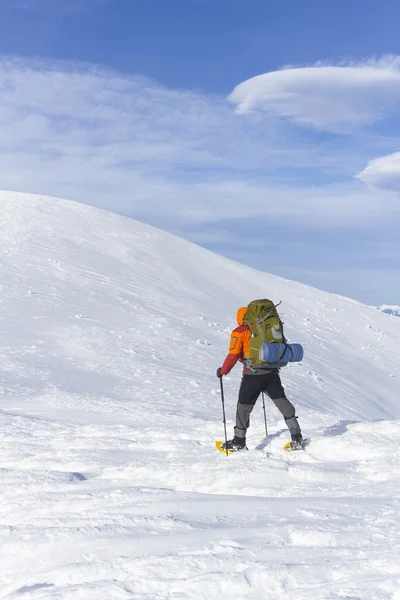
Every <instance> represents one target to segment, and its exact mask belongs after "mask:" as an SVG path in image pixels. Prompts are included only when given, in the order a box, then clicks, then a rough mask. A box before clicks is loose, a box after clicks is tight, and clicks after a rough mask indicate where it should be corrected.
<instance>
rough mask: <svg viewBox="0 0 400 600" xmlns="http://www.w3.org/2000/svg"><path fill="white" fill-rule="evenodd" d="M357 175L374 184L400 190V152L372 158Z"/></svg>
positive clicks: (362, 179)
mask: <svg viewBox="0 0 400 600" xmlns="http://www.w3.org/2000/svg"><path fill="white" fill-rule="evenodd" d="M357 177H358V179H360V180H361V181H364V182H365V183H368V184H370V185H373V186H377V187H380V188H384V189H389V190H396V191H400V152H394V153H393V154H388V155H387V156H382V157H380V158H376V159H374V160H371V161H370V162H369V163H368V166H367V167H366V168H365V169H363V170H362V171H361V172H360V173H358V175H357Z"/></svg>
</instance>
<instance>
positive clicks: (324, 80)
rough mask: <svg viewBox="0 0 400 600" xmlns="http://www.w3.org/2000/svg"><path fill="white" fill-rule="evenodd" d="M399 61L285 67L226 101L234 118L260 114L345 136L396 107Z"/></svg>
mask: <svg viewBox="0 0 400 600" xmlns="http://www.w3.org/2000/svg"><path fill="white" fill-rule="evenodd" d="M399 98H400V57H397V56H396V57H385V58H382V59H380V60H378V61H368V62H364V63H349V64H341V65H326V64H321V63H317V64H315V65H314V66H311V67H294V68H293V67H288V68H285V69H282V70H280V71H273V72H270V73H264V74H263V75H258V76H256V77H252V78H251V79H248V80H247V81H244V82H243V83H241V84H239V85H238V86H237V87H236V88H235V89H234V90H233V92H232V93H231V94H230V96H229V97H228V100H229V101H230V102H231V103H232V104H234V105H235V106H236V112H237V113H240V114H246V113H250V112H255V111H260V112H265V113H269V114H272V115H275V116H279V117H285V118H287V119H289V120H291V121H292V122H294V123H296V124H298V125H302V126H307V127H312V128H314V129H318V130H324V131H331V132H334V133H347V132H351V131H354V130H355V129H357V128H359V127H361V126H364V125H370V124H371V123H373V122H375V121H377V120H379V119H381V118H382V117H384V116H385V115H387V114H388V113H390V112H392V111H394V110H396V109H398V108H399V106H400V101H399Z"/></svg>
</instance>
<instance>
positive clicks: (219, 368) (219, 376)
mask: <svg viewBox="0 0 400 600" xmlns="http://www.w3.org/2000/svg"><path fill="white" fill-rule="evenodd" d="M217 377H218V379H221V377H222V374H221V367H218V369H217Z"/></svg>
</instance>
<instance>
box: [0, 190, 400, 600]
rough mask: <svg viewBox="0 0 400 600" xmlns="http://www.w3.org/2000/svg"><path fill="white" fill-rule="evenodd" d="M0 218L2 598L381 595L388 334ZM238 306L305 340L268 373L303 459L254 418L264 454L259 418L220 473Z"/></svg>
mask: <svg viewBox="0 0 400 600" xmlns="http://www.w3.org/2000/svg"><path fill="white" fill-rule="evenodd" d="M0 201H1V207H2V212H1V228H0V253H1V260H0V265H1V279H0V287H1V290H0V291H1V293H0V310H1V316H2V321H1V323H2V327H1V344H0V354H1V365H2V369H1V372H0V394H1V404H0V419H1V428H0V444H1V452H0V461H1V464H0V474H1V488H0V490H1V491H0V515H1V522H0V536H1V538H0V542H1V543H0V598H1V599H3V598H4V599H5V598H7V599H15V598H21V599H23V598H25V599H32V600H37V599H40V600H53V599H62V600H76V599H78V598H84V599H85V600H114V599H115V600H139V599H140V600H161V599H163V600H164V599H171V600H172V599H174V600H178V599H180V600H182V599H185V600H186V599H187V600H197V599H199V600H201V599H208V600H210V599H217V598H218V599H221V598H223V599H225V598H231V597H234V598H237V599H239V600H248V599H251V600H283V599H285V600H286V599H287V598H296V600H337V599H347V600H356V599H357V600H389V599H390V600H399V599H400V561H399V557H398V547H399V536H400V524H399V519H398V514H399V509H400V499H399V492H400V485H399V483H400V476H399V467H398V465H399V442H400V433H399V424H400V396H399V392H400V372H399V364H400V346H399V339H400V320H398V319H394V318H390V317H389V318H388V316H387V315H385V314H383V313H381V312H379V311H377V310H376V309H375V308H373V307H368V306H364V305H362V304H360V303H359V302H356V301H354V300H350V299H347V298H342V297H339V296H335V295H332V294H328V293H325V292H322V291H319V290H316V289H313V288H311V287H308V286H305V285H302V284H300V283H295V282H293V281H288V280H285V279H281V278H279V277H275V276H271V275H267V274H265V273H260V272H257V271H255V270H253V269H250V268H248V267H245V266H242V265H240V264H237V263H234V262H232V261H230V260H228V259H225V258H223V257H220V256H217V255H215V254H213V253H211V252H208V251H207V250H204V249H202V248H199V247H197V246H195V245H193V244H191V243H189V242H186V241H184V240H181V239H179V238H176V237H174V236H172V235H169V234H167V233H164V232H162V231H159V230H157V229H154V228H152V227H149V226H147V225H144V224H141V223H137V222H134V221H132V220H130V219H127V218H122V217H119V216H116V215H113V214H110V213H107V212H103V211H100V210H96V209H93V208H89V207H87V206H84V205H81V204H76V203H73V202H66V201H61V200H56V199H51V198H44V197H38V196H33V195H23V194H16V193H10V192H1V193H0ZM265 269H266V270H268V257H266V261H265ZM258 297H270V298H272V299H273V300H276V301H279V300H282V301H283V303H282V305H281V307H280V311H281V314H282V316H283V319H284V321H285V327H286V332H287V334H288V336H289V337H290V339H291V340H292V341H297V342H302V343H303V344H304V347H305V360H304V362H303V363H302V364H299V365H290V366H288V367H287V368H286V369H285V370H284V371H282V378H283V381H284V384H285V387H286V390H287V393H288V396H289V397H290V398H291V399H292V400H293V402H294V403H295V405H296V406H297V408H298V416H299V419H300V423H301V425H302V427H303V431H304V434H305V435H306V436H307V437H310V438H311V443H310V444H309V446H308V447H307V449H306V451H305V452H303V453H293V454H287V453H284V451H283V450H282V446H283V444H284V443H285V442H286V441H287V440H288V433H287V430H286V428H285V426H284V423H283V421H282V419H281V418H280V415H279V414H278V413H277V411H276V409H275V408H274V407H273V405H272V403H270V402H268V403H267V416H268V426H269V433H270V436H269V438H268V440H267V441H266V440H265V433H264V423H263V416H262V408H261V403H260V404H259V405H257V406H256V407H255V409H254V412H253V419H252V426H251V429H250V431H249V436H248V445H249V448H250V452H246V453H240V454H237V455H234V456H230V457H228V458H227V457H225V456H223V455H221V454H219V453H218V452H217V451H216V450H215V448H214V442H215V440H216V439H222V438H223V426H222V422H221V421H222V417H221V402H220V394H219V383H218V380H217V378H216V377H215V369H216V367H218V366H219V365H220V364H221V362H222V360H223V358H224V356H225V354H226V350H227V345H228V339H229V332H230V330H231V328H232V327H233V326H234V325H235V321H234V319H235V313H236V309H237V307H239V306H241V305H243V304H246V303H247V302H249V301H250V300H252V299H254V298H258ZM239 381H240V369H239V367H236V369H235V371H234V372H232V374H231V375H230V376H228V377H226V378H224V383H225V394H226V410H227V417H228V421H229V422H228V426H229V433H231V431H232V425H233V418H234V414H235V405H236V394H237V388H238V384H239Z"/></svg>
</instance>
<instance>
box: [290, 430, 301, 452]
mask: <svg viewBox="0 0 400 600" xmlns="http://www.w3.org/2000/svg"><path fill="white" fill-rule="evenodd" d="M290 447H291V449H292V450H301V449H302V447H303V436H302V435H301V433H295V434H293V435H292V441H291V442H290Z"/></svg>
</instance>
